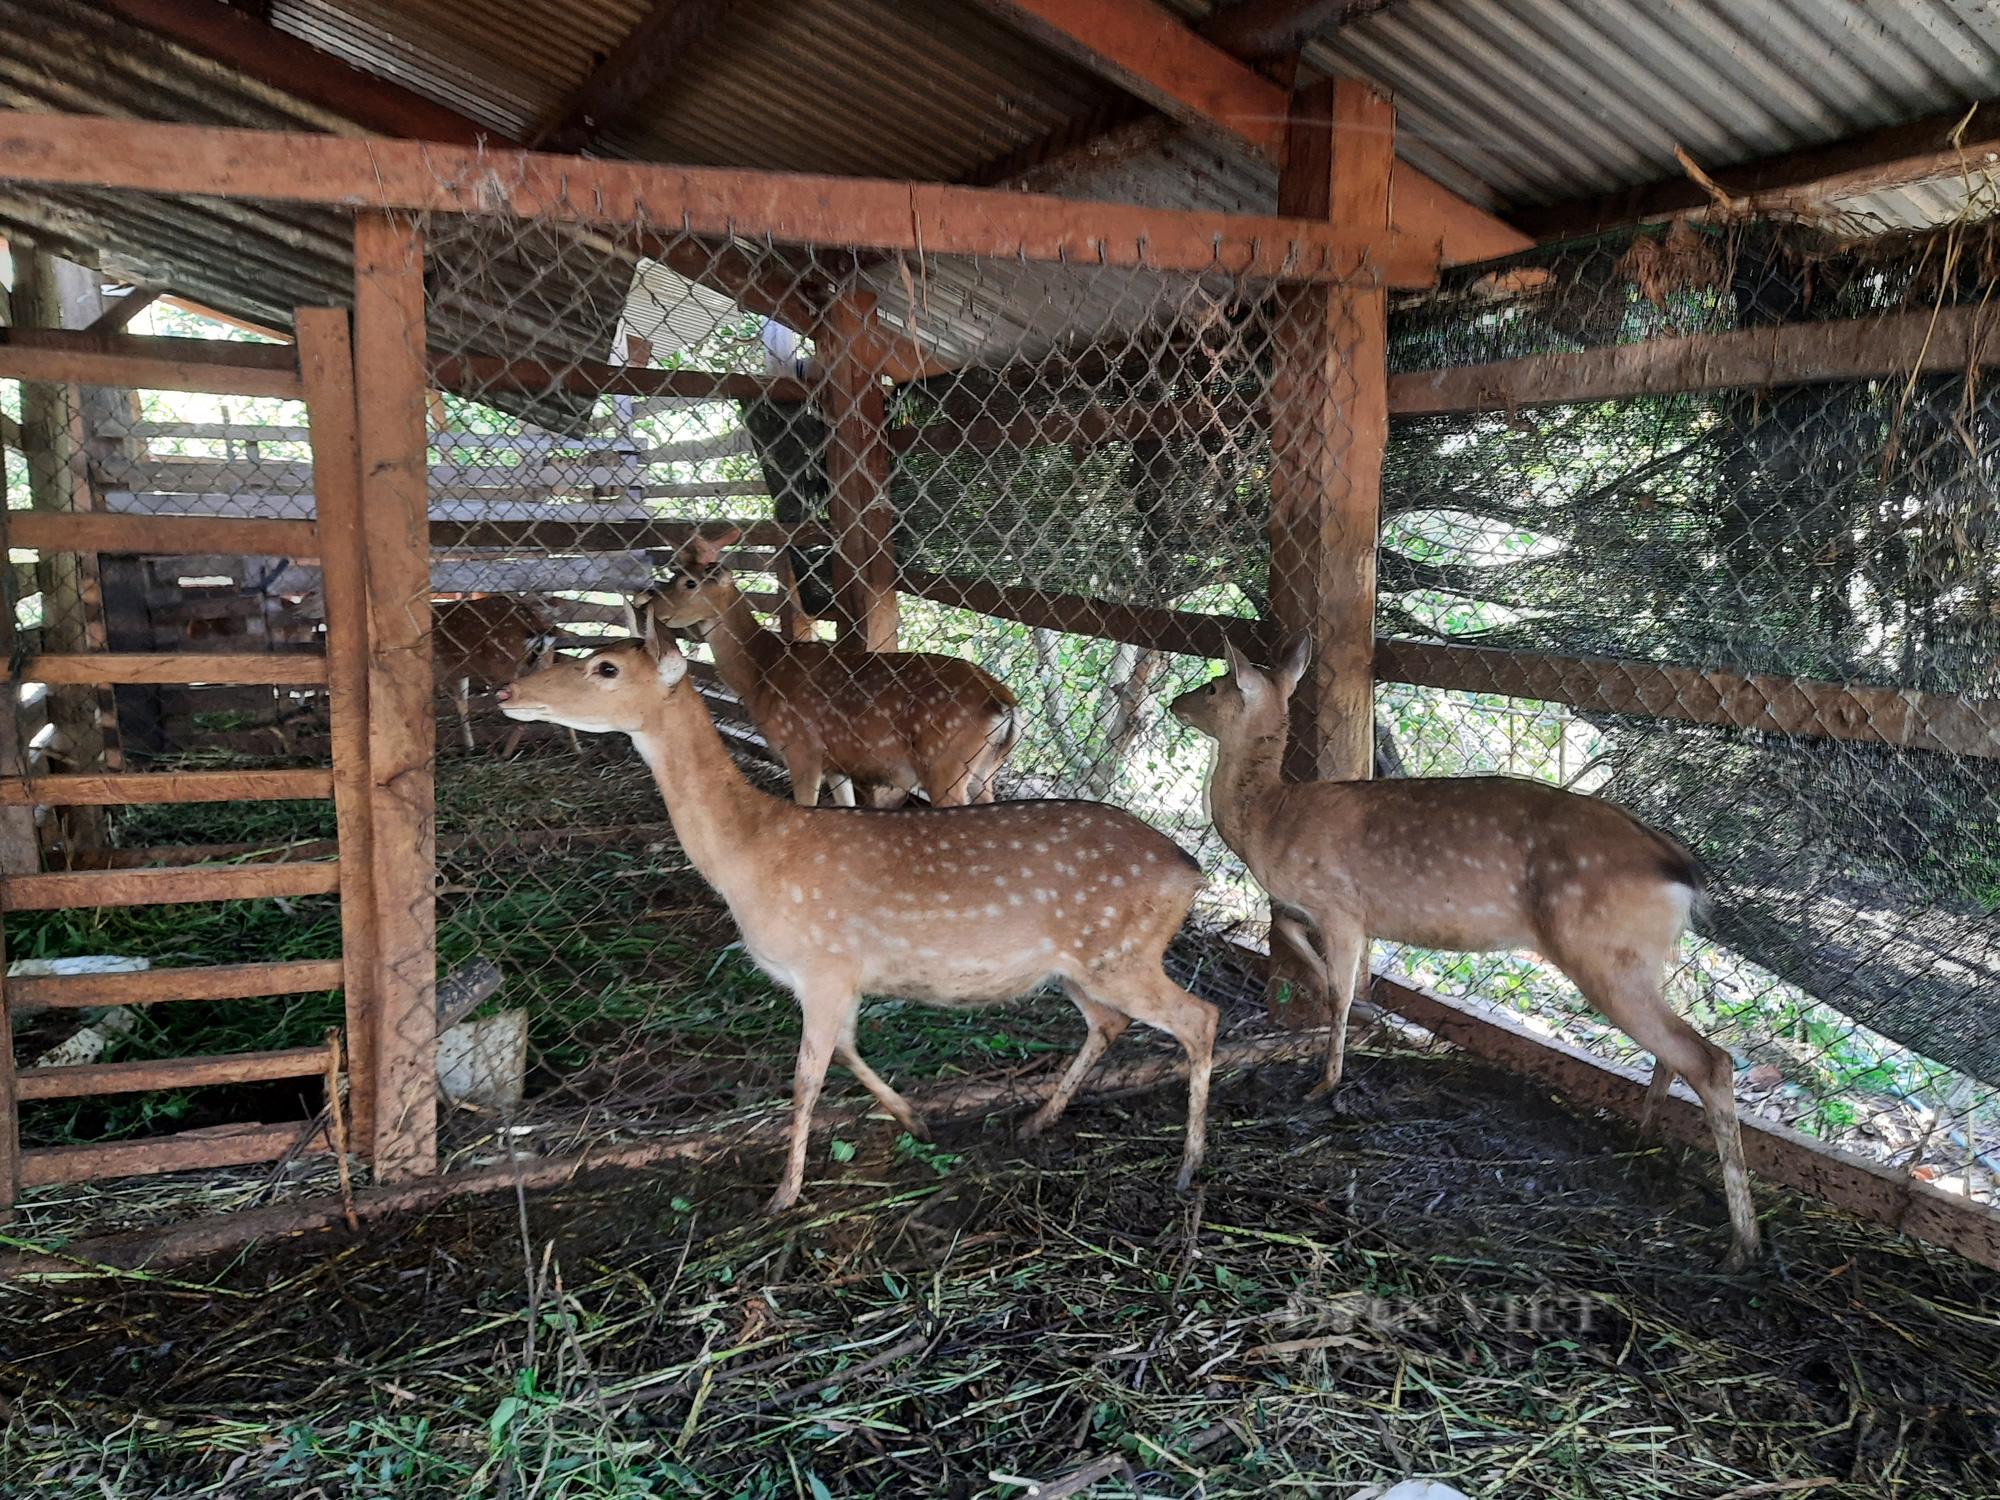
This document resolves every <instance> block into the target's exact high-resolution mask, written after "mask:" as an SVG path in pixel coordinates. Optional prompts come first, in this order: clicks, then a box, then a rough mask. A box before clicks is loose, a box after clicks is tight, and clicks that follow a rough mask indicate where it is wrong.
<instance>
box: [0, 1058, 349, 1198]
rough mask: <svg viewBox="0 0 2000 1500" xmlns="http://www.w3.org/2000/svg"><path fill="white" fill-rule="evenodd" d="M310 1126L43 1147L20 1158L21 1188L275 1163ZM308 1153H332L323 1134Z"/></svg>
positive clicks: (299, 1123) (191, 1132)
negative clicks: (92, 1144) (152, 1173)
mask: <svg viewBox="0 0 2000 1500" xmlns="http://www.w3.org/2000/svg"><path fill="white" fill-rule="evenodd" d="M322 1056H324V1054H322ZM308 1124H309V1122H308V1121H304V1120H300V1121H297V1122H296V1123H294V1124H291V1125H245V1126H243V1127H242V1128H240V1129H232V1130H188V1131H182V1132H181V1133H180V1134H178V1135H168V1136H154V1137H151V1138H148V1139H145V1140H137V1141H105V1142H103V1143H102V1144H100V1145H95V1146H42V1147H37V1148H35V1149H34V1150H30V1151H26V1152H23V1153H22V1157H21V1185H22V1186H23V1187H53V1186H57V1185H60V1184H63V1183H73V1182H102V1181H104V1180H105V1179H106V1178H111V1177H136V1176H139V1175H140V1174H142V1173H150V1172H195V1171H212V1170H214V1169H215V1168H217V1167H248V1166H254V1165H255V1164H256V1163H258V1162H263V1161H276V1160H277V1159H278V1158H279V1157H281V1156H283V1155H285V1154H286V1153H287V1152H289V1151H290V1150H291V1149H292V1147H293V1146H294V1145H296V1144H298V1141H299V1138H300V1136H302V1135H304V1134H305V1132H306V1129H307V1128H308ZM304 1149H305V1150H307V1151H308V1152H318V1151H326V1150H329V1149H331V1148H330V1147H329V1146H328V1145H327V1144H326V1132H325V1130H324V1129H321V1128H315V1130H314V1134H313V1136H312V1138H311V1139H309V1140H307V1141H306V1143H305V1148H304Z"/></svg>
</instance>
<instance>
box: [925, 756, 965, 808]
mask: <svg viewBox="0 0 2000 1500" xmlns="http://www.w3.org/2000/svg"><path fill="white" fill-rule="evenodd" d="M972 785H973V775H972V767H971V766H969V765H967V766H951V765H943V766H932V767H930V768H929V770H928V771H927V772H926V774H925V776H924V795H925V796H926V797H928V798H930V799H931V806H932V807H964V806H965V805H966V804H967V803H968V802H970V801H971V800H972Z"/></svg>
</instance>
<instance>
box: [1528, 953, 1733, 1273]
mask: <svg viewBox="0 0 2000 1500" xmlns="http://www.w3.org/2000/svg"><path fill="white" fill-rule="evenodd" d="M1664 967H1665V959H1664V957H1662V958H1661V959H1660V960H1658V961H1656V962H1652V963H1630V964H1626V965H1623V966H1620V967H1618V968H1617V969H1615V970H1614V971H1612V972H1609V973H1604V972H1597V973H1593V972H1591V968H1590V967H1589V966H1586V967H1585V972H1584V973H1583V975H1582V976H1581V977H1579V976H1578V975H1577V974H1574V973H1571V974H1570V978H1572V979H1574V980H1576V982H1577V988H1578V989H1580V990H1582V991H1583V995H1584V998H1585V999H1586V1000H1588V1001H1589V1002H1590V1003H1591V1004H1592V1005H1594V1006H1596V1007H1597V1009H1598V1010H1599V1011H1601V1012H1602V1013H1603V1015H1604V1017H1605V1019H1606V1020H1608V1021H1610V1022H1611V1023H1612V1024H1613V1025H1614V1026H1616V1027H1617V1028H1618V1029H1619V1030H1620V1031H1622V1032H1624V1033H1625V1034H1626V1035H1627V1036H1629V1037H1630V1038H1632V1040H1633V1041H1635V1042H1637V1043H1638V1044H1639V1045H1640V1046H1641V1047H1644V1048H1645V1049H1646V1050H1647V1051H1648V1052H1650V1053H1652V1054H1653V1058H1654V1064H1653V1083H1652V1085H1651V1086H1650V1087H1649V1088H1648V1089H1647V1093H1648V1095H1649V1096H1650V1095H1652V1094H1653V1093H1654V1092H1655V1091H1658V1092H1659V1093H1664V1092H1665V1089H1664V1087H1662V1086H1661V1084H1660V1079H1661V1078H1662V1077H1665V1078H1667V1079H1668V1080H1671V1079H1672V1077H1673V1075H1674V1074H1676V1073H1678V1074H1679V1075H1680V1076H1681V1077H1683V1078H1685V1079H1686V1080H1687V1081H1688V1085H1689V1087H1691V1088H1692V1089H1693V1090H1694V1091H1695V1093H1696V1095H1698V1096H1699V1097H1700V1099H1701V1107H1702V1112H1703V1113H1704V1114H1706V1115H1707V1116H1708V1128H1709V1131H1710V1133H1711V1134H1712V1135H1713V1136H1714V1138H1715V1154H1716V1157H1717V1158H1718V1160H1720V1162H1721V1164H1722V1193H1723V1197H1724V1199H1725V1200H1726V1201H1727V1202H1728V1204H1729V1228H1730V1235H1731V1240H1730V1246H1729V1253H1728V1254H1727V1255H1726V1256H1724V1257H1723V1261H1722V1269H1723V1270H1724V1271H1725V1272H1736V1271H1740V1270H1742V1269H1743V1268H1744V1267H1745V1266H1747V1265H1748V1264H1749V1263H1750V1262H1751V1261H1752V1260H1754V1259H1755V1258H1756V1256H1757V1254H1758V1248H1759V1238H1758V1229H1757V1205H1756V1204H1755V1203H1754V1202H1753V1201H1752V1200H1751V1197H1750V1170H1749V1168H1748V1166H1747V1165H1745V1163H1744V1160H1743V1130H1742V1126H1741V1124H1740V1123H1739V1122H1738V1120H1737V1117H1736V1070H1735V1068H1734V1067H1733V1066H1732V1065H1731V1063H1730V1060H1729V1054H1728V1053H1727V1052H1724V1051H1723V1050H1722V1049H1721V1048H1720V1047H1718V1046H1716V1045H1715V1044H1714V1043H1713V1042H1711V1041H1709V1040H1708V1039H1707V1038H1706V1037H1704V1036H1703V1035H1702V1034H1701V1033H1700V1032H1698V1031H1696V1030H1695V1029H1694V1028H1693V1027H1692V1026H1690V1025H1688V1023H1687V1022H1685V1021H1683V1020H1682V1019H1681V1018H1680V1017H1679V1016H1677V1015H1675V1014H1674V1012H1673V1011H1672V1010H1671V1009H1670V1008H1669V1007H1668V1005H1667V999H1666V994H1665V992H1664V990H1663V988H1662V986H1661V982H1660V976H1661V972H1662V970H1663V969H1664ZM1564 969H1565V972H1568V966H1567V965H1565V966H1564Z"/></svg>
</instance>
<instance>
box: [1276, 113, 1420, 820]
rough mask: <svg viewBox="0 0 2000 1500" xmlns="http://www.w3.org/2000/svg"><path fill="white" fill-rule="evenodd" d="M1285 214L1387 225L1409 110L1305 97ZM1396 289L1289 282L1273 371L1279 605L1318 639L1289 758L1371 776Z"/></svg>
mask: <svg viewBox="0 0 2000 1500" xmlns="http://www.w3.org/2000/svg"><path fill="white" fill-rule="evenodd" d="M1288 141H1289V146H1288V150H1287V155H1286V159H1285V168H1284V172H1283V174H1282V175H1281V176H1280V178H1279V186H1278V205H1279V211H1280V212H1281V213H1283V214H1286V215H1295V216H1297V217H1300V218H1329V219H1331V220H1332V221H1333V222H1334V223H1336V224H1339V225H1341V226H1342V227H1343V228H1347V229H1354V230H1361V231H1368V230H1386V228H1387V226H1388V222H1389V170H1390V166H1391V164H1392V162H1393V160H1394V157H1395V149H1394V142H1395V112H1394V110H1393V108H1392V107H1391V105H1390V104H1389V102H1388V101H1387V100H1386V99H1384V98H1382V97H1381V96H1380V95H1379V94H1377V93H1375V92H1374V90H1372V89H1371V88H1369V87H1368V86H1367V85H1366V84H1363V83H1359V82H1355V81H1353V80H1350V79H1331V80H1327V81H1325V82H1323V83H1318V84H1315V85H1313V86H1312V87H1310V88H1307V89H1304V90H1301V91H1300V92H1299V93H1297V94H1295V95H1294V96H1293V99H1292V113H1291V124H1290V129H1289V131H1288ZM1387 330H1388V324H1387V301H1386V297H1385V294H1384V292H1383V290H1382V288H1381V287H1380V286H1376V285H1358V284H1340V283H1328V284H1324V285H1312V286H1304V287H1299V288H1297V289H1296V290H1294V291H1292V292H1291V293H1290V294H1289V295H1288V299H1287V304H1286V307H1285V311H1284V313H1283V315H1282V316H1281V318H1280V324H1279V327H1278V329H1277V330H1276V331H1275V334H1274V338H1273V343H1274V345H1275V368H1274V370H1273V373H1272V379H1271V400H1270V406H1271V608H1272V614H1273V616H1274V617H1275V619H1276V621H1277V625H1278V631H1279V639H1278V641H1277V642H1276V648H1277V649H1278V650H1282V649H1283V643H1284V642H1286V641H1289V640H1291V639H1292V638H1294V637H1295V636H1297V635H1300V634H1302V633H1303V634H1310V635H1311V636H1312V639H1313V648H1314V650H1313V664H1312V668H1311V670H1310V671H1309V672H1308V673H1307V675H1306V678H1305V680H1304V681H1303V682H1302V683H1300V684H1299V690H1298V695H1297V697H1296V698H1294V700H1293V703H1292V740H1291V747H1290V751H1289V753H1288V755H1287V757H1286V770H1287V771H1288V772H1289V773H1290V774H1291V775H1292V776H1294V777H1296V778H1298V779H1301V780H1350V779H1358V778H1365V777H1366V776H1367V775H1368V773H1369V770H1370V767H1371V765H1372V762H1373V757H1374V727H1373V726H1374V685H1375V684H1374V666H1373V662H1374V654H1375V546H1376V534H1377V529H1378V526H1379V523H1380V515H1381V492H1382V452H1383V448H1384V446H1385V445H1386V443H1387V441H1388V432H1389V404H1388V372H1387V362H1386V361H1387V346H1388V332H1387Z"/></svg>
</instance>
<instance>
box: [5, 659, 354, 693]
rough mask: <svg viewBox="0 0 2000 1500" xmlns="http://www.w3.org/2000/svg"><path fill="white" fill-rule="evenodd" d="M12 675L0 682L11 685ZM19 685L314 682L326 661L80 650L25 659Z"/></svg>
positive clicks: (322, 673)
mask: <svg viewBox="0 0 2000 1500" xmlns="http://www.w3.org/2000/svg"><path fill="white" fill-rule="evenodd" d="M13 680H17V679H15V678H14V677H13V676H12V674H6V675H0V682H4V681H13ZM18 680H19V681H21V682H46V683H49V684H50V685H51V686H69V685H72V684H77V683H93V682H162V683H196V682H236V683H258V684H262V683H272V684H276V683H288V682H297V683H319V682H325V681H326V658H325V657H324V656H321V655H319V654H318V653H317V652H308V651H232V652H199V651H187V652H152V651H84V652H74V653H63V654H49V655H43V656H31V657H29V658H28V659H27V661H26V663H25V664H23V666H22V667H21V671H20V676H19V678H18Z"/></svg>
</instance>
